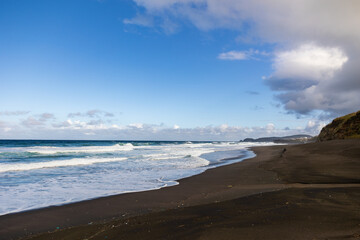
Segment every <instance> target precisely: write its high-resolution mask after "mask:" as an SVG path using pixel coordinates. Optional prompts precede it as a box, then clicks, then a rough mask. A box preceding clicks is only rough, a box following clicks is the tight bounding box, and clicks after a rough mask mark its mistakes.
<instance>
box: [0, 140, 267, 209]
mask: <svg viewBox="0 0 360 240" xmlns="http://www.w3.org/2000/svg"><path fill="white" fill-rule="evenodd" d="M254 145H264V144H261V143H260V144H259V143H251V144H250V143H239V142H166V141H59V140H0V215H3V214H7V213H12V212H19V211H24V210H29V209H35V208H41V207H47V206H52V205H61V204H65V203H70V202H76V201H81V200H86V199H92V198H97V197H102V196H109V195H114V194H120V193H126V192H134V191H143V190H150V189H158V188H162V187H166V186H172V185H176V184H177V182H176V180H178V179H180V178H184V177H189V176H192V175H195V174H199V173H201V172H203V171H205V170H206V169H208V168H212V167H217V166H221V165H224V164H230V163H233V162H238V161H241V160H242V159H244V158H248V157H251V156H254V155H253V153H252V152H250V151H248V150H246V148H247V147H250V146H254ZM226 159H231V160H226Z"/></svg>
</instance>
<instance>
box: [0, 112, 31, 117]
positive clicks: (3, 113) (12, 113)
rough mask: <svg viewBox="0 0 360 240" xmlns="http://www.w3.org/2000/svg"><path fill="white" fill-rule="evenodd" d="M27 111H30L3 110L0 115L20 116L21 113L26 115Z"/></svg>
mask: <svg viewBox="0 0 360 240" xmlns="http://www.w3.org/2000/svg"><path fill="white" fill-rule="evenodd" d="M29 112H30V111H3V112H0V116H21V115H26V114H28V113H29Z"/></svg>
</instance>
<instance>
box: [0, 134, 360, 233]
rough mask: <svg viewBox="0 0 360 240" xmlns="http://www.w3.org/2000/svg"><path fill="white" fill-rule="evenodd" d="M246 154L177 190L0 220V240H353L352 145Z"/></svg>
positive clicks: (358, 211) (357, 222)
mask: <svg viewBox="0 0 360 240" xmlns="http://www.w3.org/2000/svg"><path fill="white" fill-rule="evenodd" d="M252 150H253V151H254V152H255V153H256V154H257V156H256V157H255V158H252V159H247V160H244V161H242V162H240V163H235V164H232V165H227V166H222V167H218V168H214V169H209V170H207V171H206V172H204V173H202V174H199V175H196V176H192V177H189V178H185V179H181V180H180V181H179V183H180V184H179V185H177V186H173V187H167V188H162V189H159V190H153V191H145V192H137V193H127V194H121V195H116V196H111V197H104V198H99V199H94V200H88V201H83V202H79V203H73V204H68V205H63V206H57V207H48V208H44V209H38V210H32V211H27V212H22V213H16V214H9V215H4V216H1V217H0V239H19V238H25V239H360V174H359V173H360V140H355V139H354V140H334V141H328V142H321V143H311V144H303V145H286V146H285V145H283V146H271V147H256V148H252ZM114 184H117V183H114Z"/></svg>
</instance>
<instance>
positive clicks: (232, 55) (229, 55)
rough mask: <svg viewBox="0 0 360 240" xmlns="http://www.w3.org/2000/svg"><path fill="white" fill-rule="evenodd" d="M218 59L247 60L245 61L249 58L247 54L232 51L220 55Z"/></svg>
mask: <svg viewBox="0 0 360 240" xmlns="http://www.w3.org/2000/svg"><path fill="white" fill-rule="evenodd" d="M218 59H221V60H245V59H248V56H247V55H246V53H245V52H239V51H230V52H224V53H220V54H219V56H218Z"/></svg>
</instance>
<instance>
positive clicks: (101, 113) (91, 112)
mask: <svg viewBox="0 0 360 240" xmlns="http://www.w3.org/2000/svg"><path fill="white" fill-rule="evenodd" d="M68 117H69V118H75V117H90V118H100V117H114V114H113V113H110V112H106V111H103V110H99V109H93V110H89V111H87V112H75V113H69V114H68Z"/></svg>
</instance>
